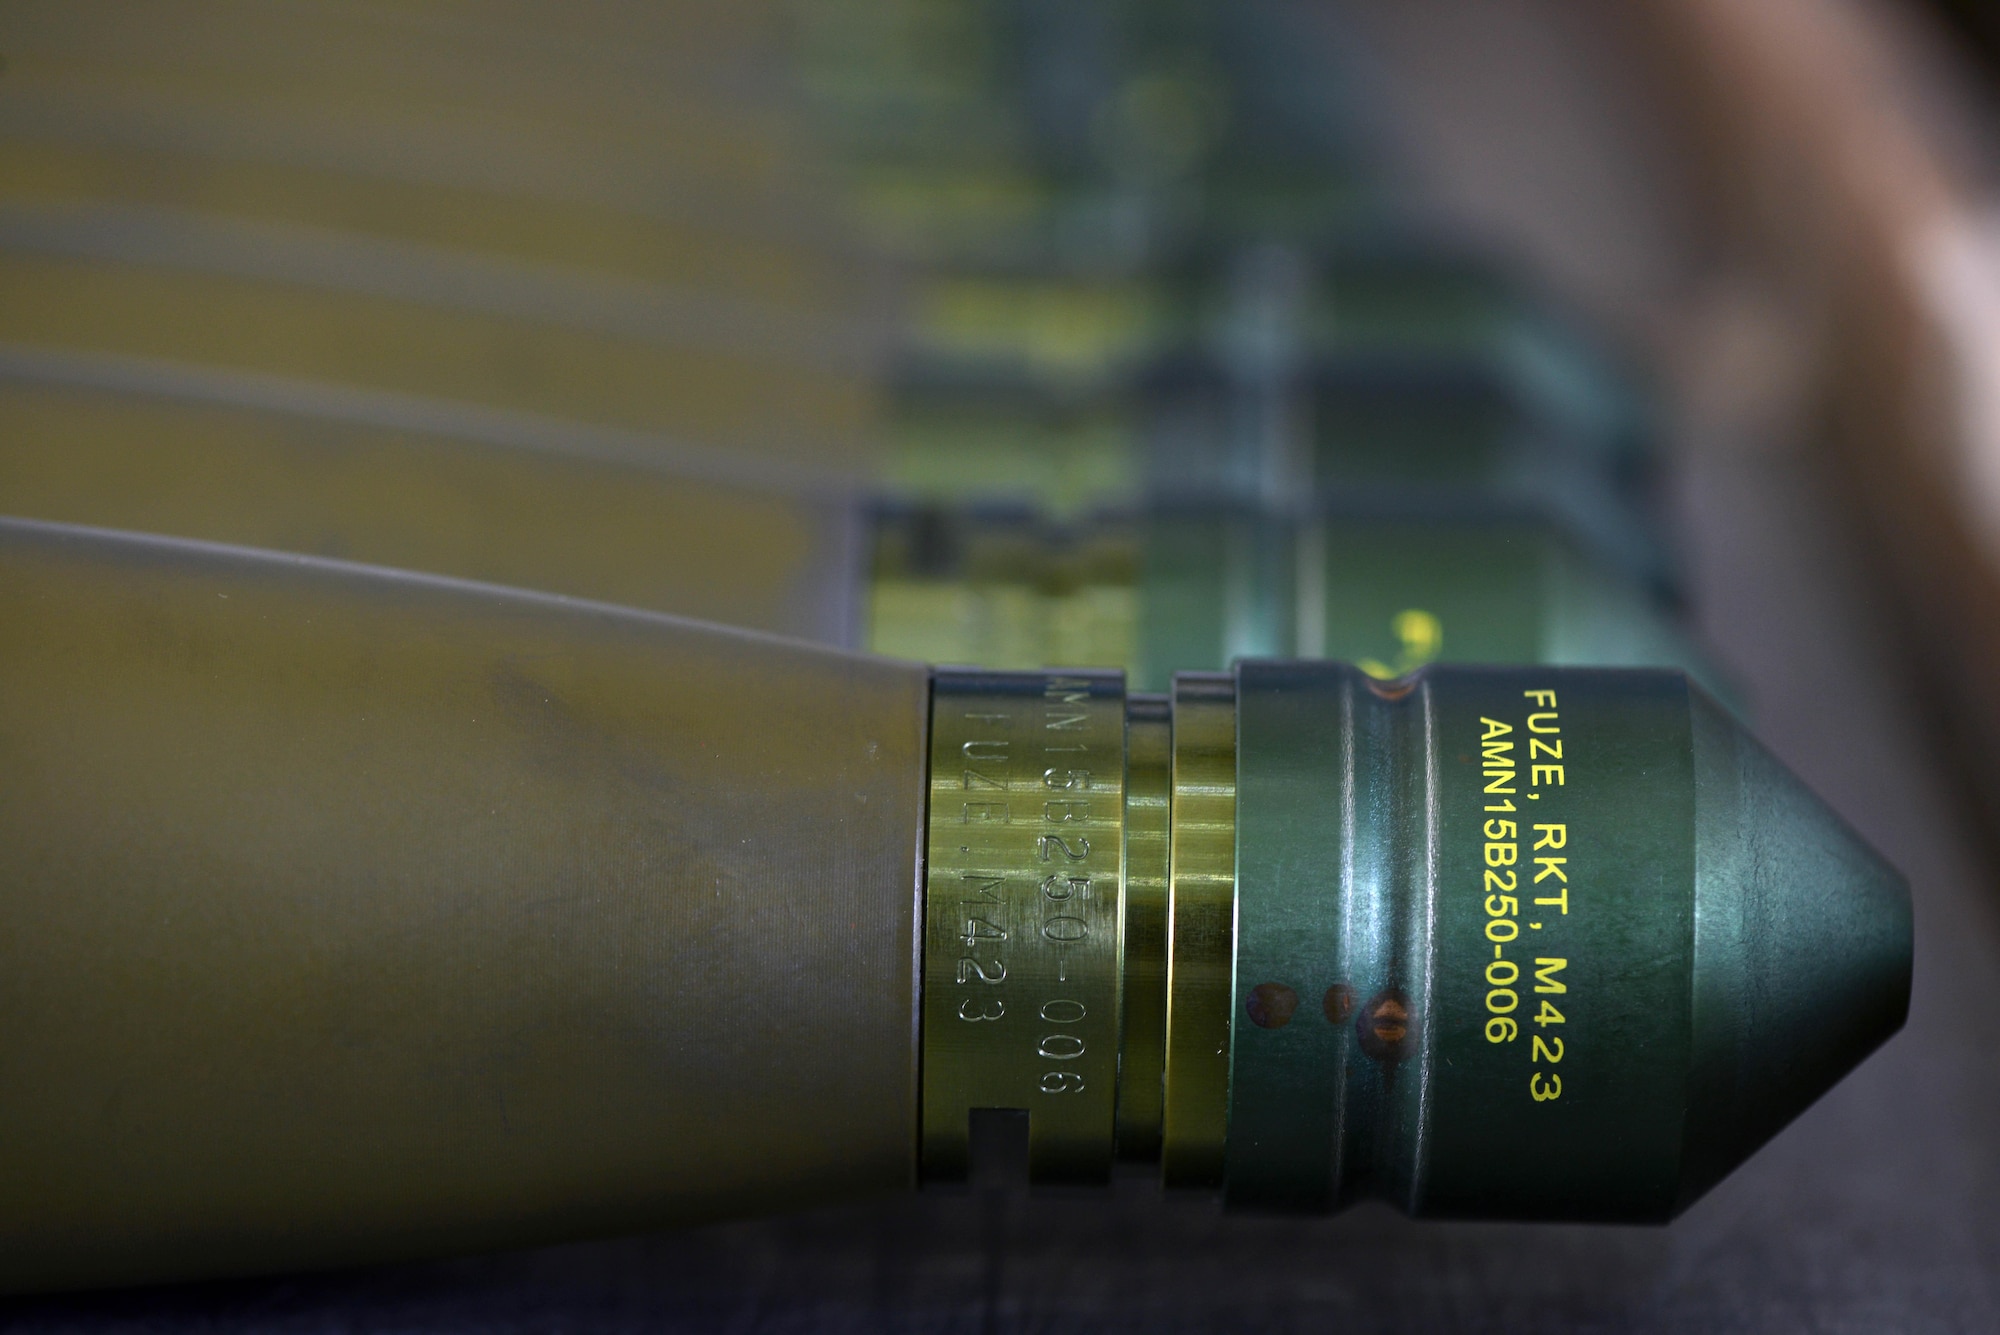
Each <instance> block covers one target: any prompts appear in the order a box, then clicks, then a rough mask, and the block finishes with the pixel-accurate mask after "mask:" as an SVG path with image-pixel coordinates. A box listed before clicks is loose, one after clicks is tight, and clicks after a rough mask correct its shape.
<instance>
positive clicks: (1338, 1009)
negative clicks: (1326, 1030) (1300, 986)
mask: <svg viewBox="0 0 2000 1335" xmlns="http://www.w3.org/2000/svg"><path fill="white" fill-rule="evenodd" d="M1320 1006H1321V1008H1322V1009H1323V1010H1325V1011H1326V1018H1327V1019H1328V1021H1330V1022H1331V1023H1333V1024H1346V1023H1347V1017H1348V1016H1350V1015H1352V1014H1354V989H1353V988H1351V987H1349V986H1348V985H1347V984H1346V983H1335V984H1334V985H1333V986H1332V987H1329V988H1328V989H1327V990H1326V996H1325V997H1323V998H1321V1000H1320Z"/></svg>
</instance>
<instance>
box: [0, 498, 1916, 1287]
mask: <svg viewBox="0 0 2000 1335" xmlns="http://www.w3.org/2000/svg"><path fill="white" fill-rule="evenodd" d="M0 618H4V623H5V624H6V625H7V626H8V627H9V634H8V635H6V636H4V637H0V761H4V765H5V771H6V773H7V775H8V788H7V800H6V801H5V802H0V920H4V922H5V923H6V925H7V930H6V931H5V932H0V1082H4V1084H5V1087H6V1089H7V1090H8V1095H7V1097H6V1098H5V1099H0V1286H4V1287H6V1288H11V1289H26V1288H38V1287H42V1288H46V1287H56V1286H64V1285H72V1286H73V1285H83V1284H110V1283H131V1282H138V1281H142V1280H158V1279H173V1278H188V1277H194V1276H200V1275H214V1274H226V1273H245V1272H249V1271H255V1270H269V1269H281V1268H299V1267H305V1266H320V1265H334V1264H345V1263H352V1262H360V1261H372V1260H383V1259H391V1258H396V1257H409V1256H419V1255H435V1254H440V1253H446V1252H451V1251H462V1250H470V1249H476V1248H486V1247H497V1246H511V1245H521V1244H526V1243H532V1242H538V1241H549V1240H555V1239H559V1238H565V1237H576V1236H583V1235H588V1234H592V1233H602V1232H610V1231H617V1230H622V1229H631V1228H639V1227H648V1226H657V1225H660V1224H664V1223H674V1222H682V1221H694V1220H702V1219H713V1218H719V1217H725V1216H730V1215H742V1214H750V1213H757V1212H761V1211H767V1210H772V1209H780V1208H788V1207H792V1206H796V1205H801V1204H805V1203H809V1202H814V1201H826V1200H836V1199H843V1198H851V1197H853V1196H856V1195H859V1194H865V1193H868V1192H871V1191H880V1190H885V1189H893V1188H898V1187H907V1186H909V1185H911V1184H913V1183H916V1182H919V1181H933V1182H948V1181H951V1180H953V1179H955V1178H959V1177H962V1176H963V1175H964V1174H965V1172H966V1169H967V1167H968V1140H969V1126H970V1123H971V1121H972V1120H973V1117H974V1115H975V1114H976V1113H977V1112H978V1111H979V1110H982V1109H1011V1110H1016V1111H1018V1112H1025V1114H1026V1116H1027V1122H1028V1165H1027V1167H1028V1173H1029V1177H1030V1179H1031V1180H1032V1181H1037V1182H1050V1183H1057V1182H1060V1183H1088V1182H1093V1181H1102V1180H1105V1179H1106V1178H1107V1177H1108V1176H1109V1174H1110V1171H1111V1168H1112V1164H1113V1162H1114V1160H1116V1159H1118V1158H1120V1157H1123V1158H1126V1159H1128V1160H1131V1159H1136V1160H1157V1161H1158V1163H1159V1165H1160V1172H1161V1177H1162V1180H1163V1181H1164V1182H1165V1183H1167V1184H1168V1185H1170V1186H1186V1187H1198V1188H1207V1189H1214V1188H1219V1189H1220V1190H1221V1193H1222V1195H1223V1197H1224V1198H1225V1199H1226V1200H1227V1201H1229V1202H1231V1203H1233V1204H1237V1205H1241V1206H1246V1207H1266V1208H1278V1209H1328V1208H1333V1207H1337V1206H1338V1205H1340V1204H1342V1203H1343V1202H1346V1201H1348V1200H1352V1199H1355V1198H1357V1197H1364V1196H1374V1197H1383V1198H1387V1199H1389V1200H1391V1201H1393V1202H1395V1203H1396V1204H1398V1205H1399V1206H1401V1207H1402V1208H1405V1209H1408V1210H1411V1211H1413V1212H1415V1213H1420V1214H1451V1215H1481V1216H1487V1217H1500V1218H1531V1219H1579V1220H1592V1219H1604V1220H1649V1219H1652V1220H1657V1219H1664V1218H1667V1217H1669V1216H1670V1215H1672V1214H1673V1212H1674V1211H1675V1210H1676V1209H1678V1208H1679V1207H1680V1206H1682V1205H1683V1204H1685V1203H1686V1202H1687V1201H1689V1200H1691V1199H1692V1198H1694V1197H1695V1196H1697V1195H1698V1194H1699V1193H1700V1192H1701V1191H1702V1190H1704V1189H1705V1188H1706V1187H1708V1186H1709V1185H1711V1184H1712V1183H1713V1182H1714V1181H1716V1180H1717V1179H1719V1178H1720V1177H1721V1176H1722V1175H1724V1174H1725V1173H1727V1172H1728V1171H1729V1170H1730V1169H1731V1168H1732V1167H1734V1166H1735V1165H1736V1164H1737V1163H1739V1162H1740V1161H1741V1160H1742V1159H1743V1158H1744V1157H1745V1156H1746V1155H1748V1154H1750V1153H1751V1152H1753V1151H1754V1150H1755V1149H1756V1147H1757V1146H1758V1145H1759V1144H1761V1143H1762V1142H1763V1141H1764V1140H1765V1139H1767V1138H1768V1137H1769V1136H1770V1135H1772V1134H1774V1133H1775V1132H1776V1131H1777V1130H1778V1129H1779V1128H1781V1127H1782V1126H1783V1125H1784V1123H1785V1122H1786V1121H1787V1120H1788V1119H1789V1118H1791V1117H1792V1116H1793V1115H1794V1114H1796V1113H1797V1112H1798V1111H1799V1110H1800V1109H1801V1108H1803V1107H1804V1106H1805V1105H1806V1104H1807V1103H1809V1102H1810V1101H1811V1100H1812V1099H1813V1098H1815V1097H1817V1096H1818V1095H1819V1094H1820V1093H1822V1092H1824V1090H1825V1089H1826V1088H1827V1087H1829V1086H1830V1085H1831V1084H1832V1083H1833V1082H1834V1081H1836V1080H1837V1079H1838V1078H1839V1077H1840V1076H1841V1075H1842V1074H1843V1073H1844V1072H1845V1071H1846V1070H1848V1069H1849V1068H1850V1067H1851V1066H1853V1064H1854V1063H1856V1062H1857V1061H1859V1060H1860V1059H1861V1058H1862V1057H1863V1056H1865V1055H1866V1054H1867V1053H1868V1052H1869V1051H1870V1050H1871V1049H1872V1048H1873V1047H1875V1046H1876V1045H1877V1044H1878V1043H1880V1042H1881V1041H1882V1040H1883V1039H1885V1038H1886V1037H1888V1036H1889V1035H1890V1034H1891V1033H1893V1032H1894V1031H1895V1029H1896V1028H1897V1026H1898V1025H1899V1024H1900V1023H1901V1021H1902V1018H1903V1014H1904V1009H1905V1005H1906V1001H1907V997H1908V990H1909V977H1910V972H1909V971H1910V910H1909V902H1908V898H1907V895H1906V892H1905V890H1904V888H1903V885H1902V883H1901V882H1900V880H1899V879H1898V878H1897V876H1896V875H1895V873H1894V872H1892V871H1891V870H1889V869H1888V868H1887V867H1886V866H1884V865H1883V864H1882V863H1881V861H1880V860H1879V859H1877V858H1876V857H1875V855H1874V854H1873V853H1871V852H1870V851H1869V850H1868V849H1867V848H1866V847H1865V846H1864V845H1863V844H1862V843H1861V841H1860V840H1859V839H1858V838H1857V837H1856V836H1855V835H1854V834H1853V833H1852V832H1851V831H1850V830H1848V829H1847V828H1846V827H1845V826H1844V825H1843V824H1842V823H1841V822H1840V821H1839V820H1838V819H1837V818H1836V817H1835V816H1834V815H1832V814H1831V813H1830V812H1829V811H1827V810H1826V808H1824V807H1823V806H1822V805H1821V804H1820V803H1819V802H1818V801H1817V800H1816V799H1815V798H1814V797H1813V796H1812V795H1811V794H1810V793H1808V792H1807V791H1806V790H1805V789H1804V788H1802V787H1801V786H1800V785H1799V784H1798V782H1797V781H1796V780H1795V779H1794V778H1792V777H1791V776H1790V775H1789V774H1788V773H1787V772H1786V771H1785V770H1784V769H1783V768H1782V767H1781V766H1779V765H1778V764H1777V763H1776V762H1775V761H1774V760H1772V759H1771V758H1770V757H1769V756H1768V755H1767V754H1766V753H1765V752H1764V751H1763V750H1762V749H1760V748H1759V747H1758V745H1757V744H1756V743H1755V742H1754V741H1753V740H1751V739H1750V737H1749V736H1748V735H1747V734H1745V733H1744V732H1743V731H1742V729H1741V727H1740V725H1739V724H1737V723H1736V722H1735V721H1734V720H1733V719H1731V718H1730V717H1729V716H1728V715H1727V714H1726V713H1725V712H1724V711H1722V710H1720V709H1718V708H1717V707H1716V706H1714V705H1713V704H1712V703H1711V702H1709V700H1708V699H1707V698H1706V697H1705V696H1703V695H1702V694H1701V693H1700V691H1699V690H1698V689H1697V688H1694V687H1691V686H1690V685H1689V684H1688V683H1687V680H1686V679H1685V678H1684V677H1683V676H1681V675H1680V674H1679V673H1676V672H1672V671H1664V670H1650V669H1638V670H1593V669H1577V668H1559V667H1520V668H1481V667H1458V666H1432V667H1429V668H1426V669H1424V670H1422V671H1420V672H1418V673H1417V674H1415V675H1413V676H1410V677H1407V678H1404V679H1401V680H1398V681H1394V682H1383V681H1380V680H1377V679H1375V678H1372V677H1369V676H1367V675H1366V674H1364V673H1362V672H1360V671H1358V670H1355V669H1350V668H1346V667H1341V666H1339V665H1332V664H1303V663H1289V662H1244V663H1241V664H1239V665H1238V666H1237V668H1236V669H1235V670H1234V671H1233V672H1231V673H1226V674H1183V675H1181V676H1179V677H1178V678H1176V679H1175V681H1174V685H1173V690H1172V692H1171V693H1170V694H1169V695H1165V696H1143V695H1128V694H1127V693H1126V691H1125V689H1124V685H1123V679H1122V677H1121V676H1120V675H1119V674H1118V673H1115V672H1093V671H1076V672H1067V671H1065V672H1054V671H1041V672H1016V673H986V672H978V671H967V670H944V669H938V670H933V669H930V668H926V667H923V666H921V665H918V664H910V663H898V662H895V661H892V660H887V659H878V658H869V657H865V656H860V655H852V654H844V653H838V652H834V651H830V650H825V649H819V648H814V647H812V646H808V645H804V644H799V643H795V642H790V641H785V640H780V639H776V638H771V637H763V636H757V635H754V634H749V633H745V632H739V631H731V630H726V629H722V628H719V627H714V626H707V625H703V624H700V623H695V622H689V621H682V620H677V619H674V618H670V617H663V616H657V615H651V614H646V613H639V612H633V611H630V610H626V609H620V608H613V607H607V606H604V605H601V604H591V603H584V602H578V601H574V600H568V599H561V598H553V597H547V596H542V595H534V594H524V593H520V592H516V591H511V590H504V589H497V588H493V587H491V586H483V585H474V584H468V583H464V582H457V581H450V580H440V579H433V578H428V577H423V576H414V575H408V574H401V573H397V572H389V571H383V570H377V569H370V568H366V567H359V566H352V565H343V564H340V563H336V562H328V561H323V560H317V559H313V558H308V557H296V556H274V555H271V554H269V553H260V552H253V551H248V550H244V549H238V548H224V547H217V546H212V545H204V544H196V543H188V542H182V541H176V540H170V539H160V538H153V537H143V536H135V535H131V534H119V533H110V532H105V531H97V530H86V529H76V528H67V527H64V526H60V525H47V524H37V523H30V522H26V521H18V520H5V521H0Z"/></svg>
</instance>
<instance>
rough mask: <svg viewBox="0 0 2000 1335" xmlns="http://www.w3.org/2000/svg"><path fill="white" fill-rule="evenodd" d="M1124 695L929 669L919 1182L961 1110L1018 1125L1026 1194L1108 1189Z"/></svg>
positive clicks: (933, 1169)
mask: <svg viewBox="0 0 2000 1335" xmlns="http://www.w3.org/2000/svg"><path fill="white" fill-rule="evenodd" d="M1124 786H1125V683H1124V675H1123V674H1122V673H1117V672H977V671H964V670H940V671H939V672H938V673H937V674H936V677H935V679H934V685H933V689H932V697H931V776H930V816H929V827H928V830H927V836H926V842H927V859H926V864H925V866H926V872H925V895H924V987H923V998H924V1000H923V1028H924V1034H923V1050H924V1066H923V1111H922V1137H923V1141H922V1147H921V1152H920V1160H919V1161H920V1164H921V1168H922V1173H923V1176H924V1178H925V1179H926V1180H928V1181H947V1182H950V1181H963V1180H964V1179H965V1177H966V1174H967V1169H968V1167H969V1164H968V1157H969V1155H968V1143H969V1122H970V1118H971V1114H972V1111H973V1110H974V1109H984V1108H1000V1109H1016V1110H1022V1111H1025V1112H1026V1113H1027V1114H1028V1119H1029V1122H1028V1172H1029V1178H1030V1180H1031V1181H1033V1182H1036V1183H1102V1182H1105V1181H1107V1180H1108V1179H1109V1176H1110V1172H1111V1162H1112V1157H1113V1150H1114V1114H1115V1109H1116V1099H1117V1084H1118V1043H1119V1035H1120V1015H1119V1010H1120V1000H1121V996H1120V993H1121V980H1120V956H1121V943H1120V939H1119V937H1120V929H1121V923H1122V913H1121V887H1122V885H1123V883H1124V877H1125V868H1124V858H1125V839H1124V803H1125V794H1124Z"/></svg>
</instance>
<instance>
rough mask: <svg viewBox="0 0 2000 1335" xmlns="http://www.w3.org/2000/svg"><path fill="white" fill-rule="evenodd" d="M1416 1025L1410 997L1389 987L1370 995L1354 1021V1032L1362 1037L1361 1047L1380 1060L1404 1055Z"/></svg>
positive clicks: (1388, 1060) (1389, 1060)
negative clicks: (1411, 1032)
mask: <svg viewBox="0 0 2000 1335" xmlns="http://www.w3.org/2000/svg"><path fill="white" fill-rule="evenodd" d="M1413 1027H1414V1026H1413V1025H1412V1024H1411V1020H1410V999H1409V998H1408V997H1406V996H1404V995H1403V994H1402V992H1401V991H1399V990H1398V989H1396V988H1393V987H1385V988H1383V989H1382V990H1381V991H1380V992H1377V993H1376V994H1375V995H1374V996H1372V997H1370V998H1369V999H1368V1004H1367V1005H1365V1006H1363V1007H1362V1008H1361V1014H1360V1015H1358V1016H1356V1017H1355V1020H1354V1032H1355V1035H1356V1036H1357V1037H1358V1038H1359V1039H1360V1040H1361V1050H1362V1051H1363V1052H1365V1053H1367V1054H1368V1055H1369V1056H1371V1057H1373V1058H1374V1059H1375V1060H1376V1061H1378V1062H1392V1061H1396V1060H1398V1059H1399V1058H1401V1057H1402V1055H1403V1051H1404V1049H1405V1048H1406V1047H1407V1046H1408V1043H1409V1038H1410V1031H1411V1029H1412V1028H1413Z"/></svg>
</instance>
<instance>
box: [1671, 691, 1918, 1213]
mask: <svg viewBox="0 0 2000 1335" xmlns="http://www.w3.org/2000/svg"><path fill="white" fill-rule="evenodd" d="M1693 694H1694V696H1695V700H1694V744H1695V745H1694V759H1695V950H1694V1016H1693V1021H1694V1033H1693V1039H1694V1051H1693V1058H1694V1069H1693V1072H1692V1080H1691V1082H1690V1086H1689V1091H1688V1092H1689V1099H1688V1110H1687V1126H1686V1139H1685V1141H1684V1154H1683V1160H1682V1175H1681V1198H1680V1199H1681V1204H1682V1205H1686V1204H1688V1203H1689V1202H1691V1201H1693V1200H1694V1199H1695V1198H1696V1197H1697V1196H1699V1195H1701V1194H1702V1193H1703V1192H1704V1191H1706V1190H1708V1188H1709V1187H1711V1186H1713V1185H1714V1184H1715V1183H1716V1182H1718V1181H1720V1180H1721V1179H1722V1178H1723V1177H1724V1176H1726V1175H1727V1174H1728V1173H1729V1172H1730V1171H1731V1170H1732V1169H1734V1168H1735V1167H1736V1166H1737V1165H1738V1164H1740V1163H1742V1162H1743V1160H1744V1159H1746V1158H1748V1157H1749V1156H1750V1155H1751V1154H1752V1153H1753V1152H1755V1151H1756V1149H1757V1148H1758V1146H1760V1145H1762V1144H1763V1143H1764V1142H1765V1141H1767V1140H1769V1139H1770V1138H1771V1137H1772V1136H1773V1135H1776V1134H1777V1132H1778V1131H1779V1130H1780V1129H1782V1128H1783V1127H1784V1126H1785V1124H1786V1123H1787V1122H1790V1121H1791V1120H1792V1118H1794V1117H1796V1116H1797V1115H1798V1114H1799V1113H1801V1112H1803V1111H1804V1110H1805V1108H1806V1106H1807V1105H1808V1104H1810V1103H1811V1102H1812V1101H1813V1100H1814V1099H1816V1098H1818V1097H1819V1096H1820V1095H1822V1094H1824V1093H1825V1092H1826V1091H1827V1090H1828V1089H1829V1088H1831V1087H1832V1086H1833V1085H1834V1083H1835V1082H1836V1081H1838V1080H1839V1079H1840V1078H1841V1077H1842V1076H1843V1075H1845V1074H1847V1072H1848V1071H1850V1070H1852V1069H1853V1068H1854V1066H1855V1065H1856V1064H1857V1063H1859V1062H1860V1061H1861V1059H1862V1058H1863V1057H1866V1056H1867V1055H1868V1054H1869V1053H1870V1052H1872V1051H1874V1050H1875V1048H1876V1047H1878V1046H1879V1045H1880V1044H1881V1043H1882V1042H1883V1040H1885V1039H1887V1038H1888V1037H1889V1036H1890V1035H1892V1034H1894V1033H1895V1032H1896V1031H1897V1030H1898V1029H1900V1028H1902V1025H1903V1017H1904V1015H1905V1014H1906V1013H1907V1011H1908V1009H1909V1003H1910V956H1911V924H1910V893H1909V887H1908V886H1907V885H1906V884H1905V883H1904V881H1903V878H1902V877H1901V876H1900V875H1899V874H1898V873H1897V872H1896V871H1895V870H1894V869H1893V868H1892V867H1890V866H1889V865H1888V864H1887V863H1885V862H1884V861H1882V859H1881V858H1880V857H1879V856H1878V855H1877V854H1876V853H1875V851H1874V850H1873V849H1871V848H1869V847H1868V845H1867V844H1866V843H1864V842H1863V841H1862V840H1861V837H1860V836H1859V835H1857V834H1856V833H1855V832H1854V831H1853V830H1852V829H1850V828H1849V827H1848V826H1847V824H1846V822H1844V821H1843V820H1841V819H1840V817H1839V816H1837V815H1835V814H1834V813H1833V812H1832V811H1831V810H1830V809H1829V808H1828V807H1827V806H1826V804H1825V803H1823V802H1821V801H1820V800H1819V799H1818V798H1817V797H1815V796H1813V794H1812V793H1811V792H1810V791H1808V790H1807V789H1806V787H1805V785H1804V784H1802V783H1800V782H1799V781H1798V779H1796V778H1794V777H1793V776H1792V774H1791V772H1790V771H1789V770H1787V769H1786V768H1785V767H1784V766H1783V765H1781V764H1779V763H1778V761H1777V760H1776V759H1774V758H1773V757H1772V756H1771V754H1770V753H1769V752H1768V751H1766V750H1764V748H1763V747H1762V746H1760V745H1759V744H1758V743H1757V741H1756V740H1755V739H1754V738H1752V737H1751V736H1750V735H1749V734H1748V733H1747V732H1745V731H1744V730H1743V728H1742V726H1741V725H1740V724H1738V723H1736V722H1735V721H1734V720H1733V719H1731V718H1730V717H1729V715H1728V714H1727V713H1726V712H1725V711H1724V710H1723V709H1722V708H1721V707H1720V706H1718V705H1716V704H1715V703H1714V702H1713V701H1711V700H1709V699H1708V698H1707V697H1706V696H1705V695H1703V694H1702V693H1701V692H1700V691H1695V692H1693Z"/></svg>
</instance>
